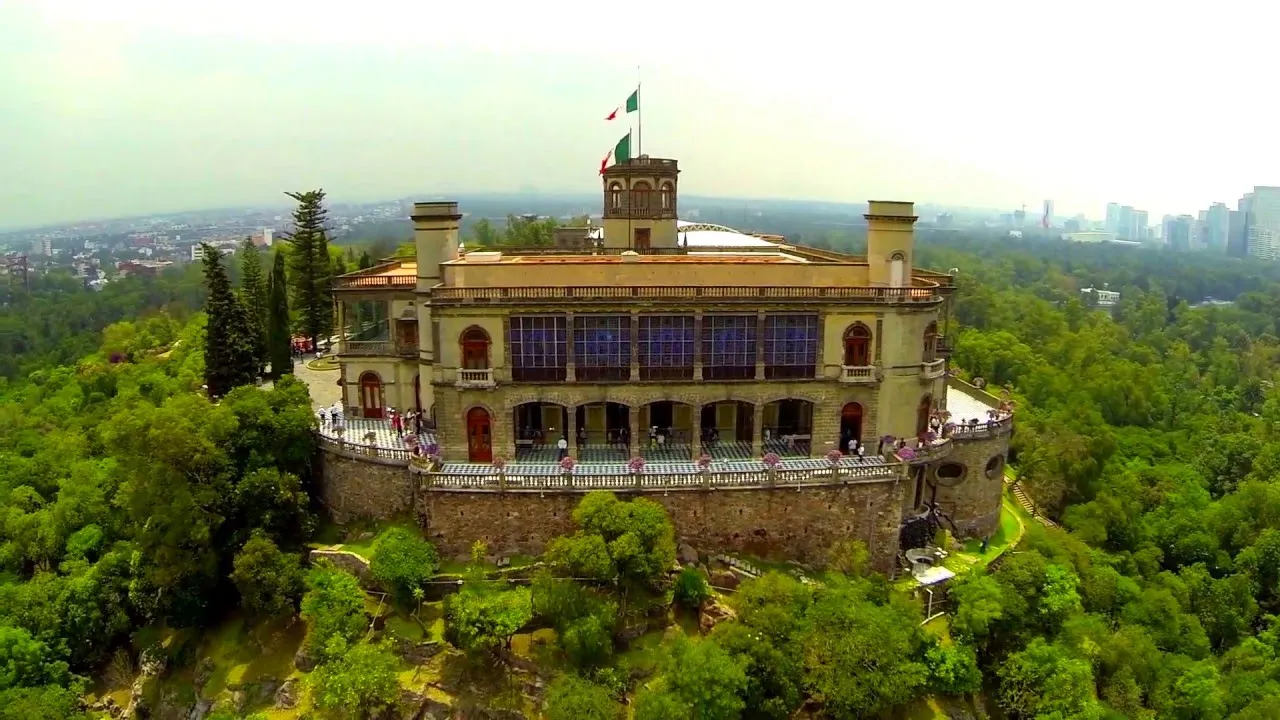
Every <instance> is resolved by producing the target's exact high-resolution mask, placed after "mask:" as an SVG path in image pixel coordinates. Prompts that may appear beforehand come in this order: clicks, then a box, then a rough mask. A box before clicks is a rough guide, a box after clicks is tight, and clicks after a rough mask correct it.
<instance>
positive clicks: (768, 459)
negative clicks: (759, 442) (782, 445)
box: [762, 453, 782, 468]
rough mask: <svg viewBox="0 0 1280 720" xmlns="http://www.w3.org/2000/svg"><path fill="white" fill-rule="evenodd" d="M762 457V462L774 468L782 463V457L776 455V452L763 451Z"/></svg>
mask: <svg viewBox="0 0 1280 720" xmlns="http://www.w3.org/2000/svg"><path fill="white" fill-rule="evenodd" d="M762 459H763V460H764V464H765V465H766V466H768V467H771V468H776V467H778V465H780V464H781V463H782V458H780V457H778V454H777V453H765V454H764V458H762Z"/></svg>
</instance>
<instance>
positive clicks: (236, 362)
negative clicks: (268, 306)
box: [204, 245, 258, 398]
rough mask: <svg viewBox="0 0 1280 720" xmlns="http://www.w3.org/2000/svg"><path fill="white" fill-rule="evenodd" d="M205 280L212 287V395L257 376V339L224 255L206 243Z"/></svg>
mask: <svg viewBox="0 0 1280 720" xmlns="http://www.w3.org/2000/svg"><path fill="white" fill-rule="evenodd" d="M204 282H205V285H206V286H207V287H208V290H209V297H208V299H207V300H206V301H205V304H204V309H205V313H206V314H207V315H208V322H207V323H206V325H205V338H204V382H205V385H206V386H208V392H209V397H211V398H217V397H222V396H223V395H226V394H227V393H229V392H231V390H232V389H233V388H235V387H238V386H240V385H248V384H250V383H252V382H253V380H254V378H255V377H257V375H258V373H257V367H258V365H257V361H256V360H254V357H253V339H252V338H251V337H250V334H249V321H248V317H247V315H246V313H245V310H244V307H243V306H242V305H241V304H240V300H239V299H238V298H236V294H235V293H234V292H233V291H232V290H231V280H230V279H229V278H228V277H227V269H226V268H224V267H223V266H222V255H221V253H219V252H218V251H217V249H216V248H214V247H213V246H211V245H204Z"/></svg>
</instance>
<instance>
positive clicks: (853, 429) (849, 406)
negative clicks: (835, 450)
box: [840, 402, 862, 452]
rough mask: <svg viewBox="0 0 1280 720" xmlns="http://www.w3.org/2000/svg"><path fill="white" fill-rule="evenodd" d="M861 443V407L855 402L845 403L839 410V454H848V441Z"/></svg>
mask: <svg viewBox="0 0 1280 720" xmlns="http://www.w3.org/2000/svg"><path fill="white" fill-rule="evenodd" d="M852 439H856V440H857V441H858V443H859V444H861V443H862V406H861V405H859V404H858V403H856V402H851V403H845V406H844V407H843V408H841V409H840V452H849V441H850V440H852Z"/></svg>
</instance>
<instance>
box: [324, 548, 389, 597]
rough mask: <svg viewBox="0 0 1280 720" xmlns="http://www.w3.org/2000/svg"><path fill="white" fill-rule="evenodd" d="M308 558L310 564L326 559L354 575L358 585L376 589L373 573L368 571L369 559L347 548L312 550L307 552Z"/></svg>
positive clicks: (367, 588)
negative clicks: (358, 582)
mask: <svg viewBox="0 0 1280 720" xmlns="http://www.w3.org/2000/svg"><path fill="white" fill-rule="evenodd" d="M308 559H309V560H310V561H311V564H312V565H315V564H316V563H317V562H319V561H321V560H328V561H329V562H331V563H333V566H334V567H336V568H338V569H340V570H346V571H347V572H349V573H351V574H352V575H355V576H356V578H358V579H359V580H360V587H362V588H364V589H366V590H377V589H378V586H377V585H378V584H377V581H375V580H374V579H373V573H371V572H369V561H368V560H366V559H365V558H364V557H363V556H361V555H357V554H355V553H353V552H350V551H348V550H312V551H311V552H310V553H309V554H308Z"/></svg>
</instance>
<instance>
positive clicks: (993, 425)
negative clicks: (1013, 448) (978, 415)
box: [949, 414, 1013, 441]
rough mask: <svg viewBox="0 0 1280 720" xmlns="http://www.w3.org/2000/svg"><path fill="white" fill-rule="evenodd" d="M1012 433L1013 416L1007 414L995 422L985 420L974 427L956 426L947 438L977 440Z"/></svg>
mask: <svg viewBox="0 0 1280 720" xmlns="http://www.w3.org/2000/svg"><path fill="white" fill-rule="evenodd" d="M1012 431H1013V415H1012V414H1007V415H1005V416H1004V417H1001V418H999V419H997V420H986V421H984V422H980V423H978V424H976V425H956V426H955V427H953V428H952V429H951V431H950V434H949V437H950V438H951V439H953V440H961V441H963V440H978V439H986V438H992V437H998V436H1000V435H1006V434H1008V433H1010V432H1012Z"/></svg>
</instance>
